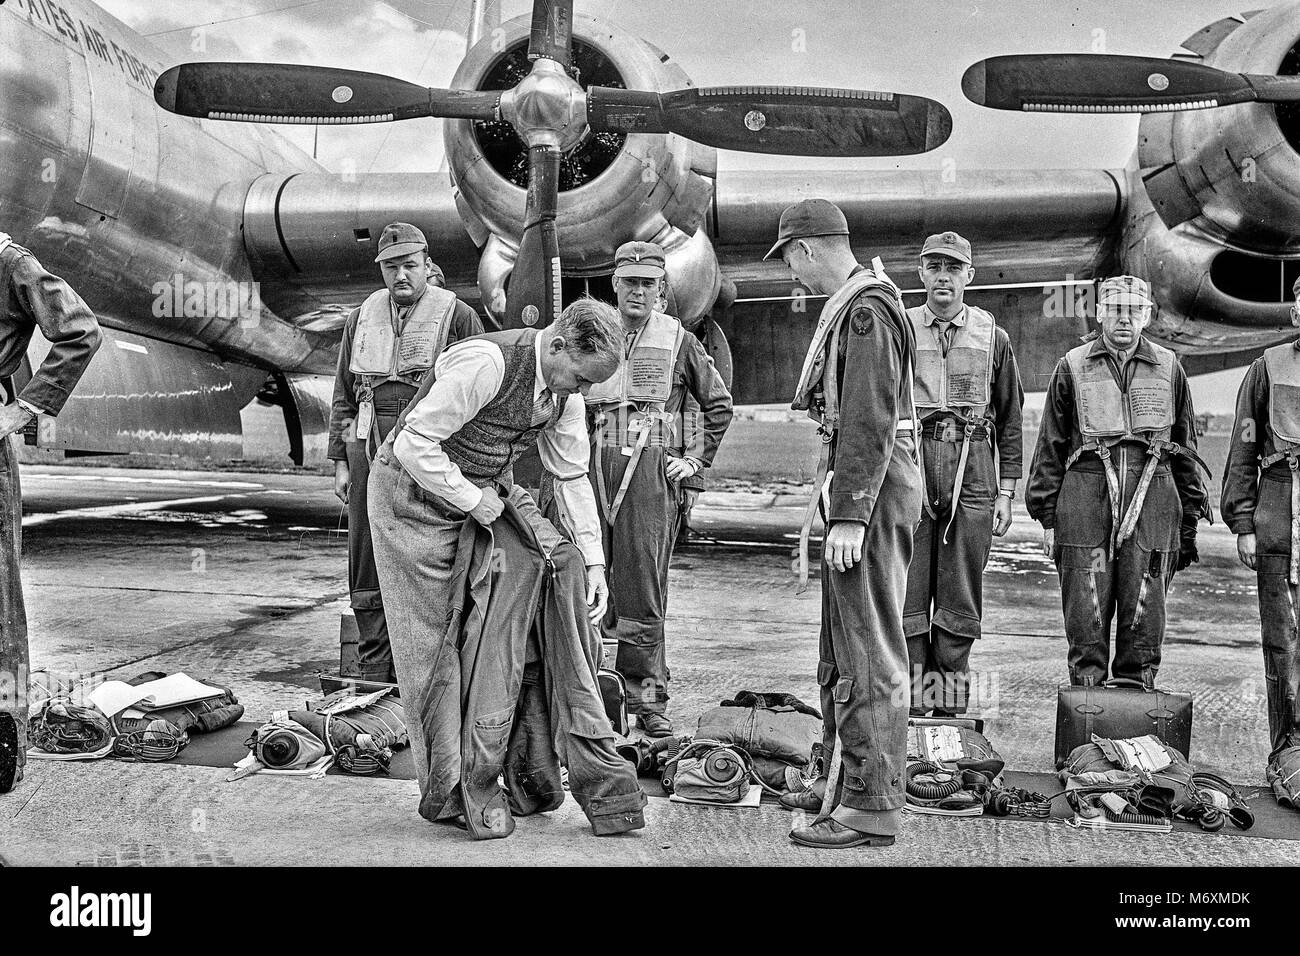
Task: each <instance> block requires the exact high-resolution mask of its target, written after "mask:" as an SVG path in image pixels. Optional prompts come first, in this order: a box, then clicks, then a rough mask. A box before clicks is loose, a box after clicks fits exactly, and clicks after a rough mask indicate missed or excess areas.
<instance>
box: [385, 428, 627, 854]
mask: <svg viewBox="0 0 1300 956" xmlns="http://www.w3.org/2000/svg"><path fill="white" fill-rule="evenodd" d="M385 447H386V448H387V446H385ZM388 453H389V452H388V451H381V452H380V454H379V455H378V456H377V457H376V458H375V461H374V467H373V468H372V469H371V473H370V489H369V491H370V495H369V499H370V500H369V505H370V521H371V525H372V527H373V528H374V531H375V536H374V541H375V559H376V564H377V567H378V569H379V576H380V580H381V582H382V584H383V588H384V594H385V598H386V603H385V609H386V613H387V617H388V625H389V636H390V638H391V642H392V648H393V659H394V662H395V664H396V669H397V680H398V684H399V685H400V687H401V690H402V700H403V701H404V702H406V706H407V714H408V717H410V718H411V719H410V720H409V721H408V729H409V731H410V735H411V749H412V751H413V752H414V756H415V764H416V771H417V774H418V776H419V783H420V797H421V801H420V812H421V814H422V815H423V816H425V817H426V818H427V819H430V820H447V819H451V818H453V817H455V816H456V815H457V814H458V813H459V812H460V810H461V809H462V808H461V807H459V806H457V805H456V804H457V803H458V801H457V800H447V801H446V802H445V803H441V805H439V806H433V805H432V803H433V801H430V800H429V799H428V797H429V796H430V792H431V790H437V792H439V793H443V794H451V793H453V792H459V788H458V783H459V781H460V779H461V772H462V766H463V756H462V755H463V751H462V746H461V724H462V720H461V709H462V700H461V694H460V693H456V692H454V690H453V688H458V687H460V675H461V672H462V662H461V660H460V656H459V648H458V647H457V643H458V639H459V637H460V635H455V634H453V635H449V634H448V633H447V627H448V620H449V615H448V612H449V609H450V604H451V588H452V586H453V576H452V570H453V566H454V564H455V560H456V551H457V545H458V543H459V541H460V538H461V530H462V527H463V525H464V523H465V522H466V521H473V520H474V519H473V518H469V517H468V516H467V515H465V514H464V513H463V512H461V511H459V510H457V509H456V508H454V507H452V506H450V505H448V504H446V503H444V502H441V501H439V500H438V499H436V498H435V497H434V496H433V495H431V494H429V493H427V492H424V491H423V490H422V489H420V488H419V487H418V486H417V485H416V483H415V482H414V480H413V479H412V478H411V477H410V476H409V475H408V474H407V473H406V472H405V471H404V470H403V469H402V468H401V467H400V466H398V465H397V464H396V463H395V462H391V461H390V460H389V459H387V458H386V455H387V454H388ZM510 500H511V501H512V502H513V503H514V504H515V506H516V507H517V508H518V509H519V511H520V513H521V514H522V515H523V517H524V519H525V520H526V521H527V522H528V524H529V526H530V527H531V528H532V529H533V530H534V532H535V533H536V535H537V537H538V539H539V540H540V541H541V542H542V545H543V548H547V549H549V548H553V550H551V552H550V554H551V557H550V560H551V564H552V566H553V568H554V573H555V574H556V575H561V574H564V575H573V574H583V573H584V572H583V566H582V558H581V555H580V554H579V552H578V550H577V548H575V547H574V546H573V545H572V544H570V543H569V542H568V541H567V540H562V539H561V537H560V535H559V532H557V531H556V530H555V528H554V527H553V526H552V525H551V524H550V523H549V522H548V521H546V519H545V518H543V517H542V515H541V512H540V511H538V509H537V505H536V504H535V503H534V502H533V500H532V499H531V498H530V497H529V496H528V495H527V494H526V493H524V492H523V490H522V489H521V488H519V487H518V486H515V488H514V492H513V493H512V494H511V496H510ZM502 573H503V574H504V573H508V571H503V572H502ZM584 581H585V577H584ZM559 590H560V589H559V587H558V586H556V587H553V588H552V589H551V595H552V598H553V600H552V601H551V602H550V603H549V604H548V605H547V606H546V608H545V609H544V618H545V619H546V620H548V621H551V622H552V624H553V625H554V626H555V627H557V629H558V628H559V627H560V626H561V624H560V622H559V621H558V620H557V618H558V617H560V616H568V618H569V619H570V620H569V622H568V627H569V628H570V629H572V630H574V631H577V629H578V628H583V629H585V628H587V626H588V625H587V621H586V617H585V613H586V608H585V604H584V603H583V602H584V601H585V586H581V587H578V588H576V590H575V589H573V588H570V589H568V590H569V591H572V592H573V593H575V594H577V597H576V602H577V604H578V605H581V606H580V607H575V606H568V605H563V606H561V604H559V603H557V602H558V601H560V598H559V597H558V596H557V595H558V592H559ZM541 644H542V660H541V666H542V675H541V677H540V681H539V679H538V678H537V677H536V676H533V677H532V679H531V680H530V681H527V682H525V679H524V678H525V675H524V669H525V664H524V655H523V654H518V655H515V657H514V658H512V659H511V662H505V661H503V660H494V661H492V662H490V664H491V666H488V667H486V668H485V671H486V672H487V673H489V675H490V678H491V680H492V681H493V682H494V686H491V687H475V688H471V689H468V690H466V691H465V693H466V695H467V696H468V697H470V698H475V697H476V698H479V699H480V701H481V700H483V699H487V698H495V699H497V700H498V701H500V702H501V703H502V704H503V705H504V706H503V709H504V714H497V715H495V716H496V717H497V718H499V724H500V727H499V732H500V734H501V735H502V736H501V740H502V742H505V740H506V739H507V738H508V737H509V735H510V734H511V732H512V725H513V724H514V723H515V721H519V720H523V721H527V720H528V719H529V715H530V714H536V713H537V712H538V709H539V707H540V706H541V705H540V701H538V700H536V699H534V698H533V695H534V694H535V693H536V692H537V691H536V689H535V688H536V687H537V686H539V685H540V686H542V687H545V688H546V693H547V696H548V698H549V701H550V705H549V707H550V717H551V723H550V730H551V735H552V740H551V745H552V747H553V748H554V750H553V753H554V754H555V755H557V756H558V759H559V761H560V762H561V763H563V764H564V765H565V766H566V767H567V768H568V771H569V786H570V790H571V791H572V793H573V797H574V799H575V800H577V802H578V804H579V806H581V807H582V809H583V811H584V813H586V815H587V817H588V819H589V820H590V821H591V823H592V827H593V829H594V830H595V832H596V833H597V834H600V833H604V832H615V831H616V830H621V829H626V826H623V825H621V821H622V819H623V817H625V816H626V815H627V814H628V813H636V814H639V813H640V808H641V807H642V806H643V805H644V796H643V794H642V792H641V789H640V787H639V786H638V785H637V782H636V778H635V775H634V774H633V773H631V770H630V766H629V765H628V763H627V762H626V761H625V760H623V759H622V758H621V757H620V756H619V755H618V754H617V753H616V752H615V750H614V743H613V742H614V736H613V732H612V731H610V730H609V729H608V720H607V719H606V718H605V716H604V711H603V707H602V706H601V703H600V699H599V695H598V692H596V691H595V690H594V685H595V662H594V657H595V655H596V653H597V651H598V649H597V648H596V646H595V641H594V635H592V640H591V646H590V647H588V648H586V649H585V651H584V652H583V653H582V654H576V653H572V652H573V651H574V648H571V647H567V646H565V643H564V642H563V641H561V640H558V639H557V640H548V639H546V638H545V637H544V638H543V640H542V642H541ZM516 658H517V659H516ZM516 665H517V666H516ZM578 668H582V669H584V671H586V672H589V673H585V674H579V673H578V671H577V669H578ZM588 686H590V687H591V688H592V690H591V692H590V694H589V695H586V696H584V693H583V691H584V688H585V687H588ZM587 697H589V698H590V700H588V699H587ZM587 713H597V714H598V715H599V719H600V722H601V724H602V725H603V729H602V731H601V735H600V736H596V735H595V733H594V731H593V730H592V729H591V728H590V727H588V726H587V724H586V723H582V722H575V721H579V718H580V717H582V715H585V714H587ZM491 716H493V715H487V716H485V717H484V718H483V719H482V720H476V724H479V723H484V722H486V721H487V720H488V718H489V717H491ZM484 732H485V733H486V732H487V728H484ZM516 736H519V735H518V734H516ZM524 736H525V737H526V736H527V734H526V733H524ZM536 743H537V742H536V741H533V742H531V744H530V743H529V742H528V741H523V740H521V741H520V746H522V748H523V749H524V750H525V751H526V750H528V749H529V747H530V746H531V747H532V748H533V749H535V748H536ZM516 749H517V748H516ZM431 754H432V755H434V756H436V757H438V758H439V759H440V761H441V765H440V766H436V767H432V768H431V767H430V765H429V759H430V755H431ZM510 762H511V766H512V773H511V774H508V776H512V775H514V774H515V773H518V772H519V771H521V770H522V772H524V773H527V772H528V771H529V770H531V769H533V768H532V767H531V766H529V764H531V763H534V762H535V761H533V760H529V759H528V757H527V755H526V754H525V755H520V754H518V753H516V754H515V755H513V759H512V760H511V761H510ZM516 764H523V766H522V767H516ZM431 772H432V774H434V775H436V779H433V780H431ZM552 776H553V775H552ZM493 777H494V779H495V775H493ZM538 783H539V782H538V781H533V785H532V786H526V787H524V789H525V790H530V791H533V790H536V785H537V784H538ZM434 784H436V786H434ZM516 789H518V788H517V786H516V783H515V781H514V780H512V781H511V783H510V790H511V791H512V794H513V792H514V791H515V790H516ZM551 796H558V795H555V794H552V795H551ZM516 808H517V809H518V808H519V805H518V803H516ZM548 808H549V807H548V806H545V805H536V806H534V807H533V808H532V809H548ZM611 827H612V828H613V829H611Z"/></svg>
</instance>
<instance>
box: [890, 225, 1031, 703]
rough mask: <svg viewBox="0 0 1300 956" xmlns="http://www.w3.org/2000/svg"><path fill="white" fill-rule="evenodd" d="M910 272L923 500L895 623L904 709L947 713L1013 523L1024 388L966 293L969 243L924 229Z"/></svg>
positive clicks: (1002, 340) (995, 330)
mask: <svg viewBox="0 0 1300 956" xmlns="http://www.w3.org/2000/svg"><path fill="white" fill-rule="evenodd" d="M919 271H920V274H921V281H922V282H923V283H924V284H925V292H926V300H925V304H924V305H920V306H917V307H916V308H914V309H908V310H907V317H908V318H909V319H910V320H911V322H912V329H913V331H914V332H915V333H916V383H915V384H916V408H917V413H918V414H919V415H920V416H921V460H922V461H921V464H922V471H923V474H924V479H925V510H924V511H923V512H922V514H921V523H920V525H918V526H917V529H916V537H915V539H914V545H913V548H912V564H911V566H910V568H909V569H908V573H907V600H906V602H905V604H904V606H903V631H904V632H905V633H906V634H907V651H908V659H909V662H910V665H911V678H912V713H913V714H914V715H918V716H919V715H922V714H925V713H927V712H929V711H933V712H934V715H935V716H936V717H949V716H952V715H954V714H960V713H965V711H966V705H967V688H968V686H969V683H970V681H969V668H970V652H971V646H972V645H973V644H974V643H975V641H976V639H977V638H979V636H980V624H981V619H982V617H983V613H984V566H985V565H986V564H987V563H988V559H989V547H990V545H991V543H992V536H993V535H998V536H1001V535H1004V534H1006V533H1007V529H1008V528H1010V527H1011V500H1012V499H1013V498H1014V497H1015V496H1016V480H1017V479H1018V478H1020V474H1021V443H1020V409H1021V406H1022V405H1023V404H1024V401H1025V395H1024V392H1023V390H1022V389H1021V387H1020V373H1019V371H1018V370H1017V369H1016V357H1015V354H1014V353H1013V352H1012V351H1011V339H1010V338H1009V337H1008V336H1007V333H1006V332H1005V331H1004V330H1002V329H1001V328H999V327H998V325H997V323H996V322H995V321H994V319H993V316H992V315H990V314H989V313H988V312H985V311H984V310H983V309H981V308H978V307H976V306H972V305H967V304H966V302H965V293H966V286H968V285H969V284H970V282H971V280H972V279H974V278H975V270H974V268H973V267H972V265H971V248H970V243H969V242H967V241H966V240H965V239H963V238H962V237H961V236H959V235H958V234H957V233H955V232H951V231H949V232H941V233H937V234H936V235H933V236H930V237H929V238H928V239H926V241H925V245H924V246H922V248H921V266H920V270H919ZM995 442H996V446H997V451H998V460H997V467H996V469H995V467H994V461H993V448H994V443H995Z"/></svg>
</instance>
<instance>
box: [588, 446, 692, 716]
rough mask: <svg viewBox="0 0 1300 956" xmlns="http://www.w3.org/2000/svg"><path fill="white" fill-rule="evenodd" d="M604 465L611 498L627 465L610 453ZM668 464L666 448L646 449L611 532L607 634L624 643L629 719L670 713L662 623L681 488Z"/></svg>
mask: <svg viewBox="0 0 1300 956" xmlns="http://www.w3.org/2000/svg"><path fill="white" fill-rule="evenodd" d="M603 459H604V462H603V465H602V467H603V468H604V469H605V487H606V488H607V489H608V490H609V494H610V496H611V499H612V497H613V496H614V494H615V493H616V490H617V488H618V486H619V484H620V483H621V482H622V480H623V472H624V470H625V469H626V467H627V464H628V461H629V459H628V458H626V457H624V456H623V455H621V454H619V452H618V449H617V448H605V449H604V455H603ZM664 466H665V459H664V453H663V449H660V448H647V449H645V451H644V452H643V453H642V455H641V460H640V462H639V463H638V464H637V468H636V472H635V473H634V474H633V476H632V481H631V483H630V484H629V485H628V490H627V495H626V496H625V497H624V499H623V504H622V506H621V507H620V509H619V513H618V517H617V519H616V520H615V522H614V524H613V526H612V527H611V526H608V525H607V526H606V533H605V555H606V558H607V559H608V561H609V567H608V578H609V590H610V605H609V612H608V613H607V614H606V616H605V620H604V621H603V622H602V625H601V630H602V633H603V634H604V636H605V637H606V638H608V639H610V640H616V641H618V657H617V659H616V662H615V669H616V670H618V672H619V673H620V674H622V675H623V679H624V680H625V681H626V682H627V689H628V712H629V713H631V714H652V713H653V714H662V713H664V712H665V711H666V710H667V707H668V678H669V673H668V658H667V653H666V651H665V648H664V619H665V616H666V614H667V611H668V566H669V562H670V560H671V558H672V551H673V544H674V541H675V540H676V537H677V521H678V517H679V512H678V507H677V494H678V493H677V488H676V486H675V485H673V484H672V483H671V482H670V481H669V480H668V477H667V475H666V473H665V471H664Z"/></svg>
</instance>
